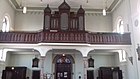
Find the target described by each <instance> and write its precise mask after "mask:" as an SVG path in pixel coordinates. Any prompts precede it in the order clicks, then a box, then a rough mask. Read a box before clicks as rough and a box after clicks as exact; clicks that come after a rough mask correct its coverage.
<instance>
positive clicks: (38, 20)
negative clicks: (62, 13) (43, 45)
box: [15, 12, 43, 31]
mask: <svg viewBox="0 0 140 79" xmlns="http://www.w3.org/2000/svg"><path fill="white" fill-rule="evenodd" d="M41 29H43V13H42V12H27V13H26V14H23V13H22V12H16V18H15V30H16V31H39V30H41Z"/></svg>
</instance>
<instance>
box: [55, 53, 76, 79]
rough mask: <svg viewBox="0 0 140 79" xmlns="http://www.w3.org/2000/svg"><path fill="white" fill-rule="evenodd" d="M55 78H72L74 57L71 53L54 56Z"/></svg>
mask: <svg viewBox="0 0 140 79" xmlns="http://www.w3.org/2000/svg"><path fill="white" fill-rule="evenodd" d="M54 63H55V79H72V72H73V71H72V69H73V65H72V64H73V63H74V59H73V57H72V56H71V55H69V54H68V55H65V54H62V55H61V54H60V55H56V56H55V58H54Z"/></svg>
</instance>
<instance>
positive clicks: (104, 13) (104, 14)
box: [103, 0, 107, 16]
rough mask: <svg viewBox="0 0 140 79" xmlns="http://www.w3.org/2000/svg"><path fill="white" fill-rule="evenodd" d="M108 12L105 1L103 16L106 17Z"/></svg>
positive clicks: (105, 1) (105, 0)
mask: <svg viewBox="0 0 140 79" xmlns="http://www.w3.org/2000/svg"><path fill="white" fill-rule="evenodd" d="M106 10H107V0H104V6H103V16H106V13H107V12H106Z"/></svg>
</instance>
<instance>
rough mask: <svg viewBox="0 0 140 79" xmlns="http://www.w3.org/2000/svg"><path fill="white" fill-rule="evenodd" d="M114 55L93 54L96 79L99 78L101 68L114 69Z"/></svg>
mask: <svg viewBox="0 0 140 79" xmlns="http://www.w3.org/2000/svg"><path fill="white" fill-rule="evenodd" d="M114 57H115V56H114V55H102V54H93V55H92V58H93V59H94V79H96V78H97V77H98V70H99V67H112V66H115V59H114Z"/></svg>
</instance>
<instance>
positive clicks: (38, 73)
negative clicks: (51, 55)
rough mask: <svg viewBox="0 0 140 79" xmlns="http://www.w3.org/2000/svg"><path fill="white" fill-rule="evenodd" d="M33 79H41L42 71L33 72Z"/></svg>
mask: <svg viewBox="0 0 140 79" xmlns="http://www.w3.org/2000/svg"><path fill="white" fill-rule="evenodd" d="M32 79H40V71H33V72H32Z"/></svg>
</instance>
